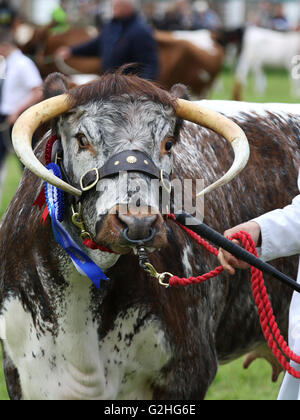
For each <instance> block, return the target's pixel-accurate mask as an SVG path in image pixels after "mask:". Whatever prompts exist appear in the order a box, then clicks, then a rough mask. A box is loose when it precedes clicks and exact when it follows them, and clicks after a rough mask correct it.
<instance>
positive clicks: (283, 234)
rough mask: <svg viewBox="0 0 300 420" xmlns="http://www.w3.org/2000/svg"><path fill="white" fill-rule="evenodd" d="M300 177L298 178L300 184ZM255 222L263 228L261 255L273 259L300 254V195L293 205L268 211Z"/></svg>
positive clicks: (265, 259)
mask: <svg viewBox="0 0 300 420" xmlns="http://www.w3.org/2000/svg"><path fill="white" fill-rule="evenodd" d="M299 181H300V178H299V179H298V184H299ZM254 222H256V223H258V224H259V225H260V228H261V234H262V246H261V250H260V257H261V259H262V260H264V261H272V260H275V259H277V258H281V257H289V256H291V255H298V254H300V195H298V196H297V197H296V198H295V199H294V200H293V202H292V204H291V205H289V206H287V207H285V208H284V209H281V210H274V211H271V212H270V213H266V214H264V215H263V216H261V217H258V218H257V219H254Z"/></svg>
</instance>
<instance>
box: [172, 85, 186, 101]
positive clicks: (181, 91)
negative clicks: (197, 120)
mask: <svg viewBox="0 0 300 420" xmlns="http://www.w3.org/2000/svg"><path fill="white" fill-rule="evenodd" d="M170 93H171V95H172V96H174V97H175V98H180V99H186V100H187V101H190V100H191V98H190V93H189V90H188V88H187V87H186V86H185V85H182V84H181V83H178V84H177V85H174V86H173V87H172V88H171V90H170Z"/></svg>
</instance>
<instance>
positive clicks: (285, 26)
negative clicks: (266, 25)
mask: <svg viewBox="0 0 300 420" xmlns="http://www.w3.org/2000/svg"><path fill="white" fill-rule="evenodd" d="M271 29H273V30H274V31H282V32H286V31H288V30H289V29H290V27H289V22H288V20H287V18H286V16H285V15H284V11H283V6H282V4H276V5H275V6H274V11H273V16H272V18H271Z"/></svg>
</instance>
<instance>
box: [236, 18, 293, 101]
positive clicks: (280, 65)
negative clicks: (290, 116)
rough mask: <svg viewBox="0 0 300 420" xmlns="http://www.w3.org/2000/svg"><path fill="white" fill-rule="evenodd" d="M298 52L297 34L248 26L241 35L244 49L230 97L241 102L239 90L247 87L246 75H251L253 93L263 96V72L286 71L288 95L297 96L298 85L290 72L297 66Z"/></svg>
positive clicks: (264, 87)
mask: <svg viewBox="0 0 300 420" xmlns="http://www.w3.org/2000/svg"><path fill="white" fill-rule="evenodd" d="M299 53H300V32H277V31H272V30H269V29H264V28H258V27H254V26H253V27H252V26H250V27H248V28H247V29H246V30H245V33H244V39H243V47H242V51H241V55H240V56H239V59H238V64H237V68H236V72H235V87H234V94H233V97H234V99H236V100H241V99H242V90H243V88H245V86H247V82H248V76H249V74H250V73H253V75H254V80H255V90H256V92H257V93H259V94H263V93H264V92H265V90H266V86H267V78H266V76H265V73H264V70H265V69H266V68H271V69H285V70H286V71H287V72H288V74H289V78H290V83H291V94H292V95H294V96H299V95H300V82H299V74H298V77H294V74H293V73H292V69H293V67H294V66H295V65H297V64H298V65H299V59H298V61H297V60H296V61H294V60H295V58H296V59H297V56H298V58H299Z"/></svg>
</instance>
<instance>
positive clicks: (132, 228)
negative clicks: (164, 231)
mask: <svg viewBox="0 0 300 420" xmlns="http://www.w3.org/2000/svg"><path fill="white" fill-rule="evenodd" d="M118 217H119V219H120V221H121V222H122V223H123V224H124V225H125V229H124V231H123V237H124V238H125V239H126V241H127V242H131V243H137V242H150V241H151V240H152V239H153V238H154V236H155V229H154V228H153V225H154V224H155V222H156V221H157V215H154V216H146V217H136V216H132V215H130V216H128V215H123V214H119V215H118Z"/></svg>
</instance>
